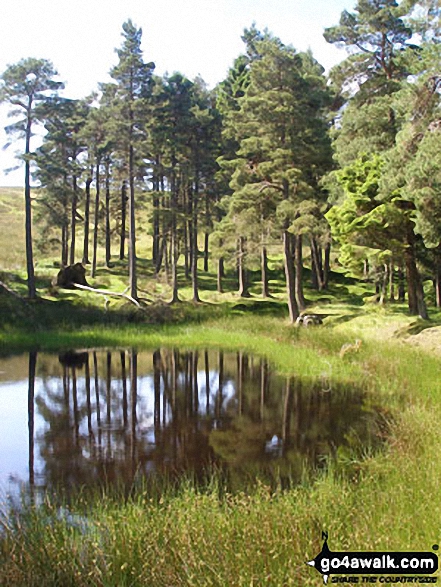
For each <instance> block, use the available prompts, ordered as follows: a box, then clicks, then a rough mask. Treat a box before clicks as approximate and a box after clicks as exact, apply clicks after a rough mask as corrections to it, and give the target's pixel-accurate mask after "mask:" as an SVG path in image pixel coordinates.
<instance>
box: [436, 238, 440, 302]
mask: <svg viewBox="0 0 441 587" xmlns="http://www.w3.org/2000/svg"><path fill="white" fill-rule="evenodd" d="M435 303H436V307H437V308H441V247H440V246H438V247H437V248H436V249H435Z"/></svg>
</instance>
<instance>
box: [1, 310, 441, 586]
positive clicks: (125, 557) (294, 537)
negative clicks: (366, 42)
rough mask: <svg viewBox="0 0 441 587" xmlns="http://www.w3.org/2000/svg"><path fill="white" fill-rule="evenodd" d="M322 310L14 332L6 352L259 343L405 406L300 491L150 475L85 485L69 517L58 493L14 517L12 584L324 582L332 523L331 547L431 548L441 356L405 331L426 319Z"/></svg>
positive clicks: (8, 557) (272, 355)
mask: <svg viewBox="0 0 441 587" xmlns="http://www.w3.org/2000/svg"><path fill="white" fill-rule="evenodd" d="M250 303H252V302H250ZM315 310H317V311H322V312H323V313H325V312H326V313H327V314H328V317H327V318H326V320H325V325H324V326H323V327H320V328H317V329H294V328H293V327H291V326H289V325H288V324H287V323H286V321H285V319H284V317H283V315H272V314H271V313H269V315H268V313H267V312H265V311H264V310H263V309H261V310H260V313H259V310H256V308H253V309H252V311H251V312H248V311H247V308H246V306H243V305H241V306H240V307H239V308H237V307H236V310H234V309H232V308H231V307H230V308H229V309H228V311H226V310H225V308H224V309H223V310H222V309H216V308H214V309H213V308H212V307H210V306H208V305H207V306H205V307H202V308H194V307H192V306H191V307H190V306H189V307H187V306H185V305H184V306H183V307H180V308H179V309H178V310H176V311H177V312H178V314H179V315H178V316H177V318H178V320H177V322H178V323H177V324H165V325H158V324H153V323H150V324H149V323H145V321H142V322H136V321H135V323H132V324H123V323H121V324H120V325H115V324H111V323H108V324H98V323H97V324H95V325H92V326H87V324H86V323H84V324H82V325H80V327H78V328H72V327H69V328H66V329H65V330H60V329H57V328H52V329H50V330H45V329H43V328H38V329H37V330H35V331H34V332H31V333H29V332H26V331H25V330H24V329H20V328H15V329H13V328H8V329H6V330H3V331H2V332H1V333H0V343H1V345H2V349H3V352H5V349H6V351H7V352H13V351H14V352H15V351H19V350H23V349H25V348H39V349H41V350H59V349H60V348H73V347H75V348H79V347H89V348H90V347H96V346H109V347H114V346H120V347H123V346H136V347H137V348H139V349H141V348H151V347H157V346H158V345H161V346H181V347H188V348H190V347H191V348H195V347H198V348H222V349H225V350H237V349H241V350H246V351H248V352H252V353H255V354H260V355H265V356H266V357H268V359H269V360H270V361H271V362H272V363H273V364H275V365H276V366H277V367H278V369H279V370H280V371H281V372H283V373H285V374H289V375H292V376H297V377H320V376H322V375H323V374H325V375H326V377H327V378H329V379H330V380H331V381H335V382H339V381H345V382H348V381H349V382H350V381H353V382H354V383H360V382H362V383H363V384H364V385H365V386H366V388H367V389H368V391H370V392H371V393H372V394H374V393H375V394H380V396H381V397H382V398H383V399H384V402H385V404H386V405H387V406H388V413H390V414H392V417H391V418H390V422H389V425H390V430H389V438H388V441H387V445H386V448H385V450H384V451H383V452H381V453H378V454H373V455H369V454H366V455H364V458H361V459H357V460H355V459H354V460H353V461H351V460H349V461H348V460H347V459H346V460H342V461H341V462H337V463H335V464H334V465H333V466H332V467H331V468H330V469H328V470H327V471H326V472H322V473H320V474H319V475H318V476H316V477H315V478H314V480H313V481H311V480H308V479H305V481H304V483H303V484H302V485H301V486H297V487H295V488H292V489H290V490H288V491H283V490H281V489H280V490H277V491H275V492H273V491H270V490H269V488H267V487H265V486H262V485H258V486H257V487H256V488H255V490H254V491H252V492H251V493H250V494H244V493H240V494H235V495H229V494H227V493H225V491H224V490H223V488H222V487H221V486H219V483H220V482H219V481H216V479H214V480H213V481H212V483H211V484H210V483H209V484H208V486H207V487H206V488H204V489H201V488H196V487H194V486H192V485H191V483H183V485H182V486H181V487H179V488H173V489H172V488H168V489H165V490H164V492H163V493H162V495H161V496H158V495H157V494H156V495H155V496H152V494H151V493H150V492H148V491H147V490H146V489H145V488H142V487H141V488H139V489H137V490H134V491H133V494H132V495H131V497H130V498H128V499H125V500H118V499H116V497H115V496H109V495H100V496H95V497H90V496H88V497H85V496H83V497H81V496H79V497H78V500H77V501H76V502H75V501H74V503H70V504H69V510H70V512H71V515H70V516H65V515H62V516H60V510H59V504H58V502H57V503H55V501H51V500H50V499H48V500H47V502H46V503H45V504H44V506H43V507H40V508H32V507H30V508H28V509H26V510H25V511H24V512H23V513H22V514H21V515H20V516H19V517H17V518H14V517H9V518H7V517H6V516H5V515H4V517H3V520H2V533H1V537H0V548H1V550H0V552H1V563H0V585H8V586H9V585H11V586H18V585H20V586H34V585H35V586H37V585H38V587H42V586H43V587H44V586H52V585H60V586H63V587H64V586H69V585H75V586H76V585H78V586H80V585H81V586H83V585H84V586H86V585H87V586H110V585H112V586H113V585H114V586H120V585H134V586H137V585H139V586H141V585H152V586H156V585H158V586H162V585H163V586H167V587H168V586H175V585H176V586H181V585H182V586H183V585H188V586H190V585H191V586H201V587H202V586H206V585H216V586H226V585H233V586H235V585H237V586H239V585H240V586H250V585H274V586H279V585H295V586H298V585H306V586H308V585H311V586H312V585H318V584H320V583H321V581H322V579H321V578H320V576H319V574H318V573H317V572H316V571H314V569H311V568H310V567H308V566H307V565H306V564H305V562H306V561H307V560H310V558H312V557H313V556H315V555H316V554H318V552H319V550H320V549H321V531H322V529H324V530H327V531H328V532H329V534H330V540H329V544H330V547H331V549H332V550H344V549H348V550H351V551H353V550H375V549H377V550H388V549H390V550H431V548H432V545H434V544H437V543H439V542H440V541H441V503H440V500H439V488H440V486H441V461H440V459H439V454H440V448H441V442H440V435H439V428H440V423H441V416H440V414H441V392H440V386H439V373H440V371H439V369H440V367H439V358H437V356H436V355H432V354H431V353H428V352H426V351H425V350H424V348H423V349H422V348H414V347H413V346H412V345H409V344H408V341H407V340H406V341H404V340H403V338H402V337H400V336H398V335H399V334H400V333H414V332H418V331H419V330H420V329H421V328H423V327H424V326H427V324H420V323H418V322H415V320H411V319H410V318H408V317H406V316H405V315H404V314H403V313H401V312H391V311H385V310H375V309H372V308H371V309H369V308H365V309H363V310H362V311H360V308H359V307H358V306H350V305H346V306H345V307H344V308H341V307H337V306H333V307H328V306H326V307H325V306H317V307H316V308H315ZM185 312H187V313H188V314H187V316H185ZM276 314H277V312H276ZM413 336H415V335H413ZM418 336H419V335H418ZM357 337H358V338H361V339H362V341H363V343H362V346H361V348H360V350H359V351H358V352H357V353H348V354H347V355H345V356H344V357H343V358H342V357H340V354H339V351H340V348H341V346H342V345H343V344H345V343H348V342H353V341H354V339H355V338H357ZM331 393H332V392H331ZM4 513H5V512H4Z"/></svg>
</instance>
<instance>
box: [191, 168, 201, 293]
mask: <svg viewBox="0 0 441 587" xmlns="http://www.w3.org/2000/svg"><path fill="white" fill-rule="evenodd" d="M198 198H199V183H198V179H197V176H196V181H195V185H194V191H193V193H192V198H191V200H192V201H191V208H192V224H191V225H192V234H191V239H190V242H191V281H192V286H193V301H194V302H200V301H201V300H200V298H199V287H198Z"/></svg>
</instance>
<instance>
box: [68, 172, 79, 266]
mask: <svg viewBox="0 0 441 587" xmlns="http://www.w3.org/2000/svg"><path fill="white" fill-rule="evenodd" d="M77 205H78V185H77V178H76V176H75V175H74V176H73V178H72V208H71V214H70V259H69V262H70V264H71V265H74V264H75V245H76V242H75V241H76V238H75V237H76V228H77Z"/></svg>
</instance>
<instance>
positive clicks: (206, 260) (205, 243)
mask: <svg viewBox="0 0 441 587" xmlns="http://www.w3.org/2000/svg"><path fill="white" fill-rule="evenodd" d="M209 238H210V235H209V233H208V232H206V233H205V235H204V271H205V272H207V271H208V241H209Z"/></svg>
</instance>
